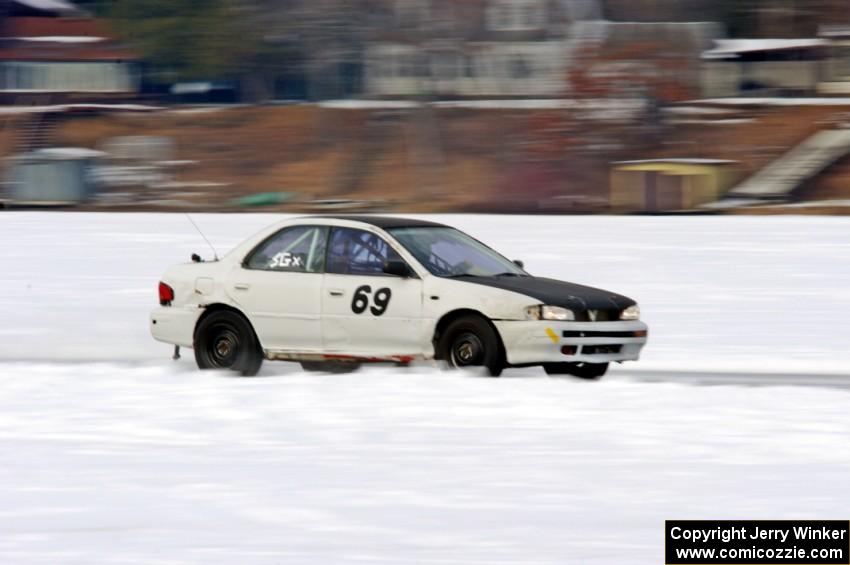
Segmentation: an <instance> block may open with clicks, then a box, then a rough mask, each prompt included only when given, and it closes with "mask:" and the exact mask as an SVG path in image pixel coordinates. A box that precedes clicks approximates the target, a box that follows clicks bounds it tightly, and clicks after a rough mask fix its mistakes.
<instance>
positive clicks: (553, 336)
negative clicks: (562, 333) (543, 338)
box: [546, 328, 560, 344]
mask: <svg viewBox="0 0 850 565" xmlns="http://www.w3.org/2000/svg"><path fill="white" fill-rule="evenodd" d="M546 335H548V336H549V339H551V340H552V343H554V344H557V343H558V341H560V340H559V338H558V334H556V333H555V330H553V329H552V328H546Z"/></svg>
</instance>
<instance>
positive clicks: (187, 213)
mask: <svg viewBox="0 0 850 565" xmlns="http://www.w3.org/2000/svg"><path fill="white" fill-rule="evenodd" d="M184 213H185V214H186V219H188V220H189V222H190V223H191V224H192V225H193V226H195V229H196V230H198V233H199V234H201V237H202V238H204V241H206V242H207V245H209V246H210V249H212V252H213V258H214V259H215V260H216V261H218V252H216V250H215V247H213V244H212V243H210V240H208V239H207V236H205V235H204V232H202V231H201V228H199V227H198V224H196V223H195V220H193V219H192V216H190V215H189V212H184Z"/></svg>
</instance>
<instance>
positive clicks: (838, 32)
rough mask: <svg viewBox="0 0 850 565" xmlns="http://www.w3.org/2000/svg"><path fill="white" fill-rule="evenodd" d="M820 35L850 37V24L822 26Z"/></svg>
mask: <svg viewBox="0 0 850 565" xmlns="http://www.w3.org/2000/svg"><path fill="white" fill-rule="evenodd" d="M818 35H819V36H821V37H829V38H833V39H834V38H846V37H850V25H840V24H827V25H822V26H820V29H819V30H818Z"/></svg>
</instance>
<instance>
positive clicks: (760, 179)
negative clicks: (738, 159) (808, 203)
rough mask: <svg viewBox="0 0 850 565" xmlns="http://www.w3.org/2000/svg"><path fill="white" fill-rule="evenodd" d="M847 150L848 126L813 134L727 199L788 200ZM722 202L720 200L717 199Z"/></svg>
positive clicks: (740, 185)
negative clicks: (800, 187)
mask: <svg viewBox="0 0 850 565" xmlns="http://www.w3.org/2000/svg"><path fill="white" fill-rule="evenodd" d="M848 153H850V129H839V130H825V131H821V132H818V133H816V134H814V135H813V136H811V137H809V138H808V139H806V140H805V141H804V142H802V143H801V144H799V145H798V146H796V147H794V148H793V149H792V150H791V151H789V152H788V153H786V154H785V155H783V156H782V157H780V158H779V159H777V160H776V161H774V162H772V163H771V164H769V165H768V166H766V167H765V168H763V169H762V170H760V171H759V172H757V173H756V174H755V175H753V176H751V177H750V178H748V179H747V180H745V181H744V182H743V183H741V184H739V185H738V186H736V187H735V188H733V189H732V190H730V191H729V193H728V194H727V195H726V199H736V200H755V201H761V200H787V199H788V198H789V197H790V195H791V193H792V192H793V191H794V190H795V189H796V188H798V187H799V186H800V185H801V184H803V183H804V182H806V181H807V180H809V179H811V178H813V177H814V176H816V175H817V174H818V173H820V172H821V171H823V170H824V169H826V168H827V167H828V166H830V165H831V164H833V163H834V162H835V161H837V160H838V159H841V158H842V157H844V156H845V155H847V154H848ZM716 204H717V205H721V206H719V207H722V204H723V202H718V203H716Z"/></svg>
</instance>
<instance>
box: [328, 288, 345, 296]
mask: <svg viewBox="0 0 850 565" xmlns="http://www.w3.org/2000/svg"><path fill="white" fill-rule="evenodd" d="M328 292H329V293H330V295H331V296H342V295H343V294H345V292H343V291H341V290H337V289H333V290H330V291H328Z"/></svg>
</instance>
